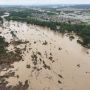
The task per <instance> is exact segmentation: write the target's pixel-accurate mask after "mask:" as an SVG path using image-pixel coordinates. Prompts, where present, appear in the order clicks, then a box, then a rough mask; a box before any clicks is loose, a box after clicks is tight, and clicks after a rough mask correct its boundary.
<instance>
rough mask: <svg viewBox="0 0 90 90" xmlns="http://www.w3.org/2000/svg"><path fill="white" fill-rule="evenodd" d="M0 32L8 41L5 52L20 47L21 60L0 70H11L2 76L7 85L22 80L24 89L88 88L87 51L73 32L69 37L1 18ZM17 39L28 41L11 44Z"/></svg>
mask: <svg viewBox="0 0 90 90" xmlns="http://www.w3.org/2000/svg"><path fill="white" fill-rule="evenodd" d="M0 32H1V34H0V35H1V36H4V37H5V39H6V41H7V42H9V43H10V44H9V47H7V48H8V50H9V51H14V49H15V47H17V48H19V49H20V50H22V58H23V59H22V60H21V61H19V62H14V63H13V64H12V68H9V69H7V70H1V71H0V76H4V75H6V74H7V73H10V72H14V75H10V76H9V78H5V80H6V81H7V82H8V84H7V86H10V85H11V86H16V85H18V83H19V84H20V82H22V83H21V86H22V84H24V83H25V84H27V85H29V87H28V90H90V50H89V49H86V48H84V47H82V46H81V45H80V44H78V43H77V39H78V37H76V36H75V35H74V37H75V39H73V40H70V39H69V37H68V35H67V34H65V35H62V34H60V33H58V32H53V31H51V30H50V29H48V28H43V27H39V26H35V25H29V24H26V23H20V22H13V21H10V22H8V21H4V23H3V26H2V27H0ZM20 40H21V41H27V42H28V43H22V44H16V43H15V41H20ZM27 81H28V83H27ZM5 90H6V89H5ZM15 90H16V89H15ZM21 90H22V89H21ZM24 90H27V89H26V88H25V86H24Z"/></svg>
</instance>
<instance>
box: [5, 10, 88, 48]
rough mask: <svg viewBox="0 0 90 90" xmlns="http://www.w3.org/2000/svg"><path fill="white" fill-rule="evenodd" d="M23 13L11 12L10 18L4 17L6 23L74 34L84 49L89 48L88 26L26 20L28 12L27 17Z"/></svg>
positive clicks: (32, 19) (31, 18) (30, 18)
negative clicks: (16, 23) (41, 27)
mask: <svg viewBox="0 0 90 90" xmlns="http://www.w3.org/2000/svg"><path fill="white" fill-rule="evenodd" d="M23 12H24V11H21V12H11V13H10V16H9V17H6V19H7V20H8V21H10V20H14V21H21V22H27V23H28V24H34V25H39V26H43V27H48V28H50V29H51V30H54V31H58V32H60V33H67V32H68V33H72V32H74V33H75V34H76V35H78V36H79V37H80V39H79V40H78V41H77V42H78V43H80V44H81V45H82V46H84V47H86V48H90V25H87V24H85V23H81V24H79V23H77V24H71V23H70V22H69V21H68V23H65V22H64V23H61V22H53V21H42V20H38V19H34V18H33V17H29V18H28V14H29V12H28V14H27V15H26V14H24V15H23Z"/></svg>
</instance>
